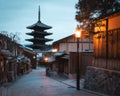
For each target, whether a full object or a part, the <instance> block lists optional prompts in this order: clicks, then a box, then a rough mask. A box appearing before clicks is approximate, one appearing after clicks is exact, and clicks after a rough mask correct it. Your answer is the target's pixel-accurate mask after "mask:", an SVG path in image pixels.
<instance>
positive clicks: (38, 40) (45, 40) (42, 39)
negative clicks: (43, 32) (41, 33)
mask: <svg viewBox="0 0 120 96" xmlns="http://www.w3.org/2000/svg"><path fill="white" fill-rule="evenodd" d="M26 40H27V41H31V42H36V41H37V42H40V41H43V42H48V41H52V40H53V39H46V38H31V39H26Z"/></svg>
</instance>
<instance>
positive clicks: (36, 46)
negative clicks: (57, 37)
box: [26, 44, 46, 49]
mask: <svg viewBox="0 0 120 96" xmlns="http://www.w3.org/2000/svg"><path fill="white" fill-rule="evenodd" d="M26 46H27V47H30V48H34V49H38V48H41V47H42V48H43V47H46V45H40V44H34V45H33V44H31V45H26Z"/></svg>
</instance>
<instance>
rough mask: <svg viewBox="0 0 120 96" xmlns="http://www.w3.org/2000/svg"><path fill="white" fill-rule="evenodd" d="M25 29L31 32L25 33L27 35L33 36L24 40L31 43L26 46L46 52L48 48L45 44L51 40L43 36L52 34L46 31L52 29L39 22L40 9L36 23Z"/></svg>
mask: <svg viewBox="0 0 120 96" xmlns="http://www.w3.org/2000/svg"><path fill="white" fill-rule="evenodd" d="M27 28H28V29H31V30H33V31H32V32H31V33H26V34H27V35H31V36H33V38H31V39H26V40H27V41H29V42H32V43H33V44H31V45H28V47H30V48H32V49H34V50H40V51H43V50H47V48H48V46H47V45H46V44H45V43H46V42H48V41H52V39H48V38H45V36H48V35H51V34H52V33H48V32H47V31H46V30H48V29H51V28H52V27H51V26H48V25H46V24H43V23H42V22H41V21H40V7H39V12H38V22H37V23H35V24H33V25H31V26H28V27H27Z"/></svg>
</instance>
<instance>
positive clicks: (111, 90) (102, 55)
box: [85, 11, 120, 96]
mask: <svg viewBox="0 0 120 96" xmlns="http://www.w3.org/2000/svg"><path fill="white" fill-rule="evenodd" d="M93 39H94V59H93V62H92V64H91V66H89V67H88V69H87V73H86V81H85V82H86V83H85V88H87V89H90V90H94V91H98V92H101V93H105V94H109V95H111V94H116V93H115V92H120V87H119V86H120V11H119V12H115V13H113V14H110V15H109V16H106V17H104V18H99V19H97V20H96V21H95V27H94V38H93ZM119 94H120V93H119ZM112 96H119V95H112Z"/></svg>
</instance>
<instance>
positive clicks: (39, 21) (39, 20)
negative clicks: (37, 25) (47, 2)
mask: <svg viewBox="0 0 120 96" xmlns="http://www.w3.org/2000/svg"><path fill="white" fill-rule="evenodd" d="M38 21H39V22H40V6H39V10H38Z"/></svg>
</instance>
